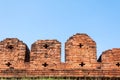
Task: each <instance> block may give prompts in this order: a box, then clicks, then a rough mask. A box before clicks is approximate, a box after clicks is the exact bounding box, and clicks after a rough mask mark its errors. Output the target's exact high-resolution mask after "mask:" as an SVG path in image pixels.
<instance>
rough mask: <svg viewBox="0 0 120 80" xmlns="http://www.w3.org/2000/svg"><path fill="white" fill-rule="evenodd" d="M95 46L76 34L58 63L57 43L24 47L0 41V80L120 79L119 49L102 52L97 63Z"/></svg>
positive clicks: (12, 41) (8, 40) (16, 41)
mask: <svg viewBox="0 0 120 80" xmlns="http://www.w3.org/2000/svg"><path fill="white" fill-rule="evenodd" d="M96 48H97V47H96V42H95V41H94V40H93V39H92V38H91V37H90V36H88V35H87V34H84V33H77V34H75V35H73V36H71V37H70V38H69V39H68V40H67V41H66V43H65V62H61V43H60V42H59V41H58V40H37V41H36V42H34V43H33V44H32V45H31V50H29V48H28V47H27V45H26V44H25V43H24V42H22V41H20V40H19V39H17V38H6V39H4V40H3V41H0V77H36V76H37V77H50V76H51V77H100V76H104V77H120V48H113V49H109V50H106V51H104V52H103V53H102V54H101V56H100V57H99V59H98V60H97V50H96Z"/></svg>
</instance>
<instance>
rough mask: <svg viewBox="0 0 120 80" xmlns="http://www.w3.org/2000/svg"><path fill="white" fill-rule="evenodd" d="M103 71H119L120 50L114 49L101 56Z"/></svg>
mask: <svg viewBox="0 0 120 80" xmlns="http://www.w3.org/2000/svg"><path fill="white" fill-rule="evenodd" d="M100 61H101V66H102V69H109V70H119V69H120V48H113V49H111V50H107V51H104V52H103V53H102V55H101V56H100Z"/></svg>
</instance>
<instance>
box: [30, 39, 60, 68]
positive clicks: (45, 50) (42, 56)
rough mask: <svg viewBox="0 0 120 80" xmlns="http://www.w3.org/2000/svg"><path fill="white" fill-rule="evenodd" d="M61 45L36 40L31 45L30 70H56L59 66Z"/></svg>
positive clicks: (51, 41)
mask: <svg viewBox="0 0 120 80" xmlns="http://www.w3.org/2000/svg"><path fill="white" fill-rule="evenodd" d="M60 53H61V43H60V42H58V41H57V40H38V41H36V42H35V43H33V44H32V48H31V56H30V67H31V69H42V70H43V69H56V68H57V64H60V55H61V54H60Z"/></svg>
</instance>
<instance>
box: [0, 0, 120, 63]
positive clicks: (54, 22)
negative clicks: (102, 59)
mask: <svg viewBox="0 0 120 80" xmlns="http://www.w3.org/2000/svg"><path fill="white" fill-rule="evenodd" d="M119 31H120V0H0V40H3V39H5V38H7V37H15V38H19V39H20V40H23V41H24V42H25V43H26V44H27V45H28V46H29V48H30V46H31V44H32V43H33V42H35V41H36V40H38V39H57V40H59V41H60V42H62V61H64V58H63V55H64V43H65V42H66V40H67V39H68V38H69V37H70V36H72V35H73V34H76V33H87V34H88V35H89V36H91V37H92V38H93V40H95V41H96V43H97V55H98V56H99V55H100V54H101V53H102V52H103V51H105V50H107V49H111V48H120V36H119V35H120V32H119Z"/></svg>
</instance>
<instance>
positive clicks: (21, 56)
mask: <svg viewBox="0 0 120 80" xmlns="http://www.w3.org/2000/svg"><path fill="white" fill-rule="evenodd" d="M0 57H1V58H0V69H24V68H25V65H24V64H25V61H26V62H27V61H28V59H29V58H28V57H29V50H28V48H27V46H26V45H25V44H24V43H23V42H22V41H19V40H18V39H17V38H7V39H5V40H3V41H1V42H0Z"/></svg>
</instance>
